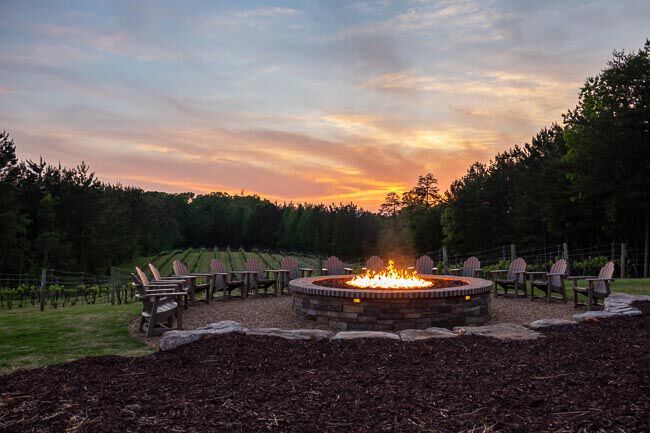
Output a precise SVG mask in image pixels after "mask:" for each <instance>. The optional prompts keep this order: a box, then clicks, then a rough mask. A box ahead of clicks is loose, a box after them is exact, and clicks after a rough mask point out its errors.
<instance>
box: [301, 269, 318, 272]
mask: <svg viewBox="0 0 650 433" xmlns="http://www.w3.org/2000/svg"><path fill="white" fill-rule="evenodd" d="M298 270H299V271H305V272H309V271H311V272H314V270H313V269H312V268H298Z"/></svg>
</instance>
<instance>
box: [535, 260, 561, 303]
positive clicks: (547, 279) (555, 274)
mask: <svg viewBox="0 0 650 433" xmlns="http://www.w3.org/2000/svg"><path fill="white" fill-rule="evenodd" d="M566 268H567V263H566V260H564V259H559V260H557V261H556V262H555V263H553V266H551V270H550V271H549V272H526V275H527V276H528V280H529V281H530V300H531V301H534V300H535V299H536V296H535V289H539V290H542V291H543V292H544V293H546V302H551V301H552V300H553V299H559V298H556V297H553V296H552V293H553V292H556V293H559V294H561V295H562V298H561V300H562V301H564V302H566V287H565V286H564V280H565V279H566Z"/></svg>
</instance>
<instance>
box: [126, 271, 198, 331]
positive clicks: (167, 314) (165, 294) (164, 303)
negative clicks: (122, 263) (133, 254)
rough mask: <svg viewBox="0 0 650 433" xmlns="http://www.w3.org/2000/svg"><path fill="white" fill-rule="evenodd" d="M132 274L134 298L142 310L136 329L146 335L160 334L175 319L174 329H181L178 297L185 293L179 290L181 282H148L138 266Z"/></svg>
mask: <svg viewBox="0 0 650 433" xmlns="http://www.w3.org/2000/svg"><path fill="white" fill-rule="evenodd" d="M135 272H136V273H135V274H132V277H133V282H134V284H135V286H136V291H137V292H136V299H139V300H140V301H142V312H141V313H140V321H139V326H138V330H139V331H140V332H144V333H145V335H146V336H147V337H151V336H154V335H159V334H162V333H164V332H166V331H169V330H170V329H173V322H174V319H176V329H183V309H182V308H181V307H180V299H181V298H182V297H184V296H186V295H187V292H186V291H184V290H181V289H180V287H181V283H177V282H173V281H172V282H166V283H150V282H149V280H148V279H147V276H146V275H145V273H144V272H142V270H141V269H140V268H138V267H136V268H135Z"/></svg>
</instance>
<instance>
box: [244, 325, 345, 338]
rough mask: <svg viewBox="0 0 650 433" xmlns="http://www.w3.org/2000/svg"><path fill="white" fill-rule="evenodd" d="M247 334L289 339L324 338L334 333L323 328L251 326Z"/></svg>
mask: <svg viewBox="0 0 650 433" xmlns="http://www.w3.org/2000/svg"><path fill="white" fill-rule="evenodd" d="M244 333H245V334H246V335H262V336H266V337H280V338H285V339H287V340H323V339H327V338H330V337H331V336H332V335H334V333H333V332H331V331H323V330H321V329H289V330H287V329H280V328H251V329H246V330H245V331H244Z"/></svg>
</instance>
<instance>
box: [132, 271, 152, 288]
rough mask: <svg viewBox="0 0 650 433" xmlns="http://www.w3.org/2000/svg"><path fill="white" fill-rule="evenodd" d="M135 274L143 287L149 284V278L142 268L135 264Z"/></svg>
mask: <svg viewBox="0 0 650 433" xmlns="http://www.w3.org/2000/svg"><path fill="white" fill-rule="evenodd" d="M135 275H136V276H137V277H138V280H140V284H142V286H143V288H144V286H146V285H147V284H149V278H147V276H146V275H145V273H144V272H143V271H142V269H140V268H139V267H137V266H136V267H135Z"/></svg>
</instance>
